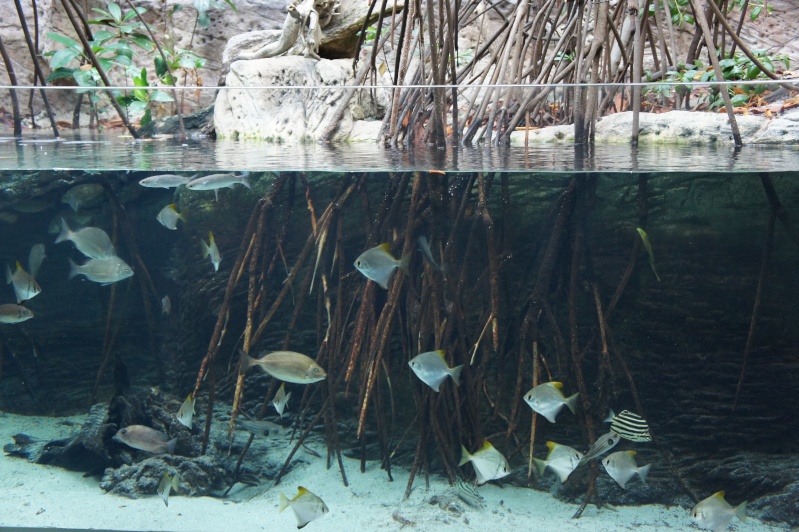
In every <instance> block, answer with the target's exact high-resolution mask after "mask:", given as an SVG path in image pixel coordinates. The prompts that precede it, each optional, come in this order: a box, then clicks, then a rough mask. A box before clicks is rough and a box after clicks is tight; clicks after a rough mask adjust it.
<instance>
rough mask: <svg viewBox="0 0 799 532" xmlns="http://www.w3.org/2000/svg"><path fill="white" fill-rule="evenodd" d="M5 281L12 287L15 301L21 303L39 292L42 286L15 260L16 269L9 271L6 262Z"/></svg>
mask: <svg viewBox="0 0 799 532" xmlns="http://www.w3.org/2000/svg"><path fill="white" fill-rule="evenodd" d="M6 283H7V284H10V285H12V286H13V287H14V293H15V294H16V296H17V303H22V302H23V301H27V300H29V299H31V298H33V297H36V296H37V295H39V293H41V291H42V287H41V286H39V283H37V282H36V279H34V278H33V276H32V275H30V274H29V273H28V272H26V271H25V270H24V269H22V264H20V263H19V261H17V269H16V270H15V271H14V273H11V268H9V267H8V265H7V264H6Z"/></svg>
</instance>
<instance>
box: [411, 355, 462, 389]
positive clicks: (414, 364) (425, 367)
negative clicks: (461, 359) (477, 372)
mask: <svg viewBox="0 0 799 532" xmlns="http://www.w3.org/2000/svg"><path fill="white" fill-rule="evenodd" d="M446 357H447V354H446V353H445V352H444V351H442V350H441V349H439V350H438V351H428V352H427V353H422V354H420V355H417V356H415V357H413V359H411V361H410V362H408V365H409V366H410V367H411V369H412V370H413V372H414V373H415V374H416V376H417V377H419V379H421V381H422V382H424V383H425V384H427V385H428V386H430V387H431V388H432V389H433V390H434V391H436V392H437V391H439V387H440V386H441V383H442V382H444V379H446V378H447V377H452V382H454V383H455V386H458V385H459V384H460V382H461V372H462V371H463V364H461V365H460V366H455V367H454V368H451V367H449V366H448V365H447V358H446Z"/></svg>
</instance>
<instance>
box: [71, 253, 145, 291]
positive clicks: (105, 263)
mask: <svg viewBox="0 0 799 532" xmlns="http://www.w3.org/2000/svg"><path fill="white" fill-rule="evenodd" d="M68 260H69V277H68V279H72V278H73V277H75V276H76V275H85V276H86V278H87V279H88V280H90V281H92V282H95V283H100V284H103V285H106V284H111V283H116V282H117V281H121V280H123V279H127V278H128V277H130V276H132V275H133V269H131V267H130V266H128V265H127V263H126V262H125V261H124V260H122V259H120V258H119V257H111V258H108V259H89V260H88V261H87V262H86V263H84V264H82V265H77V264H75V263H74V262H73V261H72V259H68Z"/></svg>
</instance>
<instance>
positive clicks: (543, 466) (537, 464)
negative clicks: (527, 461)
mask: <svg viewBox="0 0 799 532" xmlns="http://www.w3.org/2000/svg"><path fill="white" fill-rule="evenodd" d="M533 462H535V467H536V469H538V476H539V477H543V476H544V470H545V469H546V468H547V463H546V461H545V460H541V459H540V458H533Z"/></svg>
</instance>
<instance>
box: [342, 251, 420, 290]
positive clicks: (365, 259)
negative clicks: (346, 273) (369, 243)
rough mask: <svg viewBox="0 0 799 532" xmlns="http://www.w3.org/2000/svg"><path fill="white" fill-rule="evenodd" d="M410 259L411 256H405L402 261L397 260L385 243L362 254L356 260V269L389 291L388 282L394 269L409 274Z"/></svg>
mask: <svg viewBox="0 0 799 532" xmlns="http://www.w3.org/2000/svg"><path fill="white" fill-rule="evenodd" d="M410 259H411V257H410V255H405V256H404V257H402V258H401V259H400V260H397V259H396V258H394V255H392V254H391V251H390V249H389V246H388V243H383V244H380V245H379V246H376V247H373V248H372V249H369V250H366V251H364V252H363V253H361V255H360V256H359V257H358V258H357V259H355V268H356V269H357V270H358V271H359V272H361V273H362V274H363V275H364V276H365V277H366V278H367V279H371V280H372V281H374V282H376V283H377V284H379V285H380V286H381V287H382V288H384V289H388V280H389V278H390V277H391V274H392V273H393V272H394V269H395V268H399V269H400V270H402V271H404V272H405V273H406V274H407V273H408V264H409V262H410Z"/></svg>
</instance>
